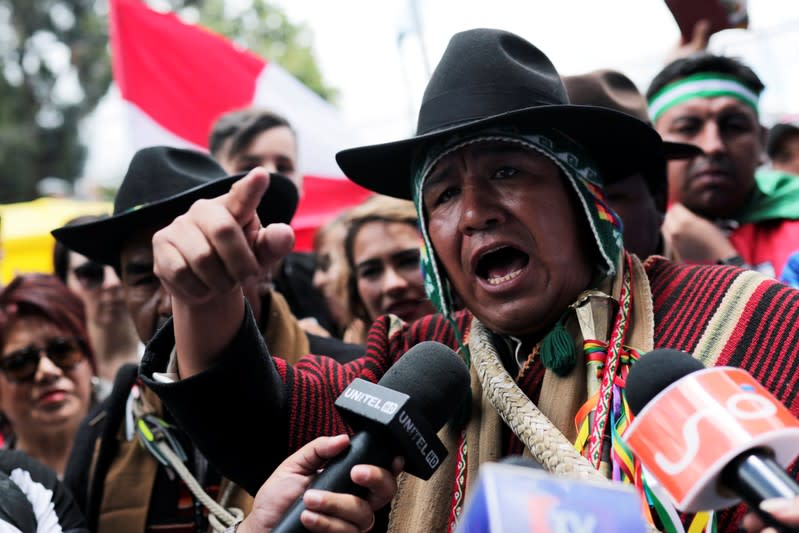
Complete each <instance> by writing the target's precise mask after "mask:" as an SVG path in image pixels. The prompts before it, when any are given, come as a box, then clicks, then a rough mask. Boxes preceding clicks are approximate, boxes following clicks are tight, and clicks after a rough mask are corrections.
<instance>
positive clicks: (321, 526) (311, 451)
mask: <svg viewBox="0 0 799 533" xmlns="http://www.w3.org/2000/svg"><path fill="white" fill-rule="evenodd" d="M349 442H350V439H349V437H347V436H346V435H338V436H335V437H319V438H317V439H314V440H313V441H311V442H309V443H308V444H306V445H305V446H303V447H302V448H300V449H299V450H298V451H296V452H295V453H294V454H292V455H291V456H289V457H288V458H287V459H286V460H285V461H283V462H282V463H281V464H280V466H278V467H277V469H275V471H274V472H273V473H272V475H271V476H269V479H267V480H266V482H265V483H264V484H263V486H261V488H260V490H258V494H257V495H256V496H255V501H254V502H253V509H252V512H250V514H249V515H248V516H247V518H246V519H245V520H244V522H242V523H241V524H239V526H238V528H237V529H236V533H263V532H267V531H271V530H272V528H274V527H275V525H276V524H277V523H278V522H280V519H281V518H282V517H283V515H284V514H285V512H286V511H287V510H288V509H289V507H291V505H292V504H294V501H295V500H296V499H297V498H298V497H299V498H302V499H303V501H304V502H305V505H306V508H307V511H306V512H305V513H304V514H303V516H302V517H301V520H302V524H303V526H305V527H306V528H307V529H308V530H310V531H313V532H315V533H328V532H331V533H332V532H336V533H346V532H352V533H359V532H363V531H368V530H369V529H370V528H371V525H372V524H374V520H375V515H374V513H375V511H376V510H378V509H380V508H381V507H383V506H385V505H386V504H388V503H389V502H390V501H391V498H393V497H394V494H395V493H396V491H397V483H396V476H397V474H399V472H400V471H401V470H402V461H401V460H397V461H395V462H394V464H392V467H391V470H390V471H389V470H386V469H384V468H379V467H376V466H370V465H357V466H355V467H354V468H353V469H352V471H351V478H352V480H353V482H354V483H356V484H358V485H360V486H361V487H362V488H363V489H364V491H365V492H366V495H365V497H364V498H359V497H357V496H353V495H351V494H337V493H332V492H325V491H306V489H307V488H308V485H309V484H310V483H311V481H312V480H313V478H314V477H315V476H316V473H317V471H318V470H319V468H321V467H323V466H324V464H325V462H326V461H327V460H328V459H331V458H333V457H335V456H337V455H338V454H340V453H342V452H343V451H344V450H346V449H347V446H349ZM398 459H399V458H398Z"/></svg>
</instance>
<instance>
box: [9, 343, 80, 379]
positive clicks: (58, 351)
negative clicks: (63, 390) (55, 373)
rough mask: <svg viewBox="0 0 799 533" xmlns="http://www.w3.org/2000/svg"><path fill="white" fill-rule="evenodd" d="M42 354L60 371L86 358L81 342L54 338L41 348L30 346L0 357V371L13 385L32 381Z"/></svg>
mask: <svg viewBox="0 0 799 533" xmlns="http://www.w3.org/2000/svg"><path fill="white" fill-rule="evenodd" d="M42 352H44V353H45V354H46V355H47V358H48V359H49V360H50V361H52V362H53V364H54V365H56V366H57V367H58V368H60V369H61V370H69V369H71V368H72V367H74V366H75V365H77V364H78V363H80V362H81V361H82V360H83V359H84V357H86V350H85V344H84V343H83V342H82V341H81V340H79V339H76V338H62V337H55V338H52V339H48V341H47V342H46V343H45V345H44V346H43V347H41V346H37V345H35V344H31V345H30V346H26V347H25V348H20V349H19V350H15V351H13V352H11V353H7V354H5V355H3V356H2V357H0V371H1V372H3V373H4V374H5V375H6V378H7V379H8V380H9V381H12V382H14V383H26V382H29V381H33V378H34V377H35V376H36V369H38V368H39V361H41V358H42V357H41V356H42Z"/></svg>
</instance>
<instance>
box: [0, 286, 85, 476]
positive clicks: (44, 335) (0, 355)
mask: <svg viewBox="0 0 799 533" xmlns="http://www.w3.org/2000/svg"><path fill="white" fill-rule="evenodd" d="M93 375H94V356H93V353H92V351H91V348H90V346H89V344H88V341H87V336H86V326H85V315H84V311H83V304H82V303H81V301H80V299H79V298H78V297H77V296H75V295H74V294H72V292H70V291H69V289H67V288H66V287H65V286H64V284H63V283H61V282H60V281H59V280H58V278H56V277H55V276H50V275H46V274H28V275H23V276H18V277H17V278H15V279H14V280H13V281H12V282H11V283H10V284H9V285H7V286H6V287H5V288H4V289H3V290H2V291H0V414H2V416H3V417H4V418H5V420H6V421H7V423H8V425H9V427H10V430H11V435H10V438H8V439H7V440H6V443H5V447H7V448H16V449H18V450H21V451H23V452H25V453H27V454H28V455H30V456H31V457H34V458H36V459H38V460H39V461H41V462H42V463H44V464H45V465H47V466H48V467H50V468H51V469H53V470H54V471H55V472H56V473H57V474H58V475H59V476H61V475H63V473H64V468H65V466H66V462H67V458H68V457H69V452H70V450H71V448H72V442H73V440H74V438H75V433H76V432H77V429H78V425H79V423H80V421H81V420H82V419H83V418H84V417H85V416H86V414H87V413H88V411H89V407H90V404H91V400H92V376H93Z"/></svg>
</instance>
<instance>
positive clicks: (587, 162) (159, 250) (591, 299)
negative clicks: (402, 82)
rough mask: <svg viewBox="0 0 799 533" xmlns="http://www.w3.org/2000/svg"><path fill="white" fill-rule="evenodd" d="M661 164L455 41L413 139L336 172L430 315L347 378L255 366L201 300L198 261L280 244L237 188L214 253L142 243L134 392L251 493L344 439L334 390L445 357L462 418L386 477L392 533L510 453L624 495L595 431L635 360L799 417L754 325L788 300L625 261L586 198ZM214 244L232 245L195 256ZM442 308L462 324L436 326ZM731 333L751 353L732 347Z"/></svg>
mask: <svg viewBox="0 0 799 533" xmlns="http://www.w3.org/2000/svg"><path fill="white" fill-rule="evenodd" d="M680 151H682V152H683V153H686V154H689V153H693V149H691V148H690V147H685V146H679V145H671V146H666V145H664V143H663V142H662V140H661V138H660V137H659V136H658V134H657V133H656V132H655V131H654V130H653V129H652V128H651V127H650V126H649V125H648V124H646V123H644V122H642V121H640V120H638V119H636V118H634V117H632V116H630V115H628V114H624V113H620V112H617V111H613V110H610V109H605V108H598V107H590V106H577V105H573V104H570V103H569V100H568V98H567V95H566V90H565V88H564V86H563V83H562V82H561V79H560V77H559V75H558V73H557V71H556V70H555V68H554V66H553V65H552V64H551V62H550V61H549V59H548V58H547V57H546V56H545V55H544V54H543V53H542V52H541V51H540V50H538V49H537V48H536V47H535V46H533V45H532V44H530V43H528V42H526V41H524V40H523V39H521V38H520V37H518V36H516V35H513V34H510V33H507V32H504V31H498V30H488V29H478V30H470V31H466V32H462V33H459V34H457V35H455V36H454V37H453V38H452V40H451V41H450V43H449V46H448V47H447V50H446V51H445V53H444V55H443V57H442V59H441V62H440V63H439V65H438V66H437V67H436V70H435V72H434V73H433V76H432V78H431V80H430V82H429V83H428V86H427V89H426V91H425V94H424V98H423V101H422V106H421V110H420V113H419V122H418V126H417V135H416V136H415V137H413V138H410V139H406V140H402V141H398V142H393V143H387V144H381V145H374V146H366V147H361V148H355V149H350V150H345V151H343V152H340V153H339V154H338V156H337V161H338V163H339V165H340V166H341V168H342V169H343V170H344V172H345V174H346V175H347V176H349V178H350V179H352V180H353V181H355V182H356V183H359V184H361V185H363V186H365V187H367V188H369V189H371V190H374V191H376V192H379V193H382V194H388V195H392V196H395V197H399V198H406V199H412V200H413V201H414V202H415V203H416V205H417V209H418V212H419V215H420V225H421V231H422V236H423V239H424V241H425V246H424V247H423V249H422V250H423V251H422V254H423V255H422V268H423V273H424V276H425V279H426V283H425V286H426V289H427V291H428V295H429V296H430V298H431V300H432V301H433V302H434V303H435V305H436V306H437V308H438V310H439V311H440V314H437V315H432V316H428V317H424V318H422V319H420V320H418V321H416V322H414V323H413V324H403V323H402V322H401V321H399V320H397V318H396V317H391V316H385V317H381V318H379V319H377V320H376V321H375V323H374V324H373V326H372V329H371V330H370V333H369V342H368V345H367V354H366V355H365V356H364V357H363V358H361V359H359V360H357V361H353V362H351V363H348V364H346V365H339V364H336V363H334V362H332V361H330V360H329V359H325V358H316V357H309V358H305V359H303V360H302V361H301V362H300V363H299V364H297V365H295V366H292V365H289V364H286V363H285V362H283V361H280V360H278V359H274V358H271V356H270V355H269V350H268V347H267V346H264V344H263V343H262V342H260V338H259V337H258V335H257V333H256V330H255V327H254V322H253V321H252V318H251V316H250V313H249V312H248V310H247V307H246V304H245V302H244V300H243V299H242V298H241V296H240V295H238V294H236V293H234V292H232V291H231V290H230V289H231V287H234V286H235V284H236V282H237V280H238V278H236V277H235V276H236V275H235V274H233V273H230V272H229V273H228V274H229V275H228V277H227V278H225V279H226V282H225V283H220V284H219V285H218V286H217V285H209V284H206V283H203V282H202V280H204V279H207V278H208V269H207V268H206V266H205V265H204V264H203V261H201V260H200V259H202V258H208V257H214V258H216V260H218V261H220V262H222V263H224V264H226V263H227V262H228V261H230V258H231V257H246V258H247V259H246V262H243V263H242V265H244V266H245V267H246V269H248V270H250V271H251V270H254V269H256V267H257V266H258V265H259V264H261V265H263V264H264V263H265V264H268V263H269V262H270V261H273V260H274V259H275V258H276V257H278V256H279V255H280V254H281V252H282V251H284V250H285V248H286V244H285V243H286V242H288V241H290V240H291V234H290V231H289V230H288V228H285V227H276V226H267V227H260V226H259V224H258V223H257V219H256V218H255V215H254V207H255V203H256V201H257V200H256V199H257V198H258V197H259V196H260V195H261V194H263V192H264V191H265V190H266V189H267V188H268V187H269V184H268V183H267V182H266V180H264V179H263V178H260V177H258V176H248V177H247V178H245V179H244V180H242V181H240V182H238V183H237V184H236V186H234V187H233V188H232V190H231V192H230V193H229V194H226V195H224V196H222V197H220V198H217V199H215V200H213V201H212V202H213V203H214V204H215V205H216V207H217V208H218V210H217V211H216V215H215V218H214V221H213V226H214V228H215V229H214V231H213V232H212V234H210V235H209V234H207V233H206V232H205V230H204V229H203V224H207V221H206V222H203V221H202V220H203V216H202V212H201V211H200V210H195V208H194V207H192V208H191V209H190V210H189V211H188V213H187V214H186V215H185V220H184V221H183V222H182V224H181V226H182V225H183V224H187V225H188V226H191V227H192V228H194V230H196V231H198V232H200V233H201V234H202V235H204V236H205V238H204V239H202V240H200V239H197V240H196V241H194V243H193V244H194V246H192V248H193V249H194V252H193V253H192V254H188V255H187V253H186V251H187V250H186V243H185V242H182V240H181V235H182V234H183V233H184V232H182V231H179V230H180V227H179V226H177V225H171V226H169V227H167V228H165V229H164V230H162V231H160V232H159V233H158V234H156V236H155V237H154V240H153V245H154V250H155V263H156V266H155V271H156V274H157V275H158V276H159V277H160V279H161V280H162V282H163V283H165V284H167V286H168V287H169V288H170V292H171V293H172V294H173V298H174V299H175V300H176V301H180V302H181V303H180V306H179V307H177V306H176V309H175V314H174V317H173V322H172V323H171V324H169V325H166V326H165V327H164V329H163V330H162V331H161V332H159V334H158V335H156V337H155V338H154V339H153V341H152V343H151V344H150V346H149V350H148V352H147V354H145V358H144V360H143V364H142V376H143V379H144V380H145V381H146V382H147V383H149V384H150V385H151V386H152V387H154V388H155V390H156V392H157V393H158V394H159V395H160V396H161V397H162V398H163V399H164V401H165V402H166V403H167V404H168V405H169V406H170V409H171V410H172V411H173V412H174V413H175V415H176V417H178V419H179V420H180V421H181V423H182V424H183V425H184V427H185V428H186V430H187V431H188V432H189V433H190V434H191V435H192V436H193V438H195V439H196V442H197V444H198V446H200V447H201V449H203V450H204V451H205V452H206V453H208V455H209V457H212V458H213V461H214V462H215V464H216V465H217V466H218V467H219V468H220V469H221V470H222V471H224V472H226V473H227V474H228V475H230V476H232V477H233V478H234V479H236V480H238V481H240V482H241V483H242V485H243V486H244V487H245V488H247V489H248V490H250V491H253V490H255V489H256V488H257V487H258V486H259V484H260V483H261V482H262V481H263V479H264V472H267V471H269V469H270V468H272V465H271V464H270V459H271V456H270V454H269V453H264V451H265V450H275V451H277V450H285V449H288V450H291V449H294V448H295V447H297V446H299V445H300V444H302V443H303V442H305V441H307V440H308V439H310V438H313V437H314V436H316V435H319V434H324V433H328V432H337V431H341V430H345V429H346V428H347V426H346V424H345V423H344V421H343V419H342V418H341V417H340V415H338V414H337V412H336V410H335V408H334V407H333V401H334V400H335V398H336V397H337V395H338V394H340V393H341V392H342V391H343V390H344V388H345V387H346V385H347V384H348V383H349V382H350V381H351V380H352V379H353V378H355V377H358V376H360V377H363V378H365V379H368V380H372V381H375V380H377V379H379V378H380V377H381V376H382V375H383V374H384V373H385V372H386V370H387V369H388V368H390V367H391V365H392V364H393V363H394V362H395V361H397V360H398V359H399V358H400V357H402V355H403V354H404V352H405V351H406V350H407V349H408V348H409V347H411V346H413V345H415V344H417V343H418V342H420V341H422V340H436V341H439V342H442V343H444V344H447V345H448V346H450V347H452V348H453V349H455V350H457V351H458V353H459V355H460V356H461V357H463V359H464V360H465V362H466V363H467V364H468V365H469V366H470V368H471V372H472V394H471V403H470V405H468V406H464V408H463V409H462V415H463V416H459V417H457V418H456V419H454V420H452V421H450V423H449V424H448V426H447V427H446V428H445V429H444V430H442V431H441V432H440V433H439V437H440V438H441V439H442V441H444V443H445V444H446V445H447V448H448V450H449V452H450V453H449V455H448V456H447V458H446V459H445V460H444V461H442V463H441V465H440V468H439V470H438V472H437V473H436V475H435V476H433V477H432V478H431V479H430V480H429V481H427V482H422V481H420V480H418V479H416V478H412V477H410V476H406V475H404V474H402V475H401V478H400V480H399V490H398V495H397V497H396V498H395V500H394V502H393V504H392V508H391V524H390V527H391V528H392V530H394V531H409V532H410V531H414V532H415V531H433V532H438V531H447V530H451V528H452V527H454V525H455V521H456V520H457V517H458V516H460V514H461V511H462V506H463V501H464V497H468V495H469V492H470V487H472V486H473V483H474V481H475V479H476V478H477V467H478V466H479V465H480V464H481V463H482V462H485V461H492V460H496V458H498V457H501V456H503V455H508V454H521V453H524V452H528V453H531V454H532V455H533V457H534V458H535V459H536V460H538V461H539V462H540V463H541V464H543V465H544V466H545V467H546V468H547V469H549V470H551V471H570V472H580V473H581V475H584V476H587V477H592V478H597V479H600V478H603V477H610V476H614V478H616V479H618V480H621V481H626V482H630V481H632V480H634V479H637V472H638V471H639V470H638V468H639V466H637V464H636V463H635V462H634V463H633V464H632V468H630V464H629V463H626V462H625V461H623V460H621V459H620V458H619V457H618V456H616V454H614V453H612V450H613V449H615V447H616V446H619V445H621V444H622V443H620V442H618V439H619V436H618V434H616V433H615V432H613V431H611V427H610V425H611V424H613V423H615V424H617V425H618V424H620V425H624V424H625V423H627V422H629V418H628V417H629V415H628V413H627V412H626V410H625V409H624V408H623V405H624V404H623V402H622V397H621V394H622V391H623V388H624V376H625V375H626V372H627V371H628V369H629V367H630V366H631V365H633V364H635V361H636V360H637V359H638V357H639V356H640V355H641V354H642V353H644V352H647V351H649V350H651V349H652V348H653V347H654V346H658V347H660V346H669V347H672V348H675V349H680V350H685V351H689V352H692V353H693V354H694V356H695V357H697V358H699V359H700V360H702V361H703V362H704V363H705V364H706V365H709V366H712V365H727V364H731V365H737V366H740V367H742V368H745V369H746V370H748V371H750V372H751V373H752V374H753V375H754V376H755V377H756V378H757V379H759V380H761V381H763V382H764V383H766V386H767V387H769V388H770V389H771V390H772V392H774V393H775V395H776V396H777V397H778V398H779V399H780V401H782V402H783V403H785V404H786V405H790V406H794V407H793V409H794V413H799V407H797V403H799V402H796V401H795V400H796V397H797V394H799V373H797V372H796V367H797V360H799V343H797V341H799V324H797V322H796V321H792V320H781V318H782V317H783V315H784V313H785V311H781V310H780V309H779V308H777V307H775V306H773V305H771V302H773V301H779V302H784V303H785V307H783V308H782V309H785V308H787V309H794V308H799V293H798V292H796V291H794V290H792V289H790V288H788V287H785V286H783V285H780V284H778V283H776V282H775V281H773V280H770V279H767V278H765V277H763V276H761V275H760V274H757V273H755V272H749V271H743V270H740V269H734V268H730V267H721V266H703V267H696V266H694V267H687V266H682V265H675V264H673V263H670V262H668V261H667V260H665V259H663V258H659V257H652V258H649V259H648V260H647V261H646V262H645V263H643V264H642V263H641V262H640V261H639V260H638V259H637V257H636V256H634V255H632V254H629V253H627V252H626V251H625V250H624V248H623V245H622V238H621V223H620V221H619V218H618V216H617V215H616V214H615V213H614V212H613V210H612V209H611V208H610V207H609V205H608V203H607V199H606V196H605V193H604V190H603V185H604V183H605V182H606V181H613V180H614V179H618V177H623V176H628V175H630V174H633V173H635V172H639V171H641V170H642V169H644V168H648V167H649V166H650V165H653V164H661V165H662V164H664V160H665V156H666V154H667V153H676V152H680ZM222 234H227V235H228V236H229V238H226V239H221V240H219V239H216V238H215V237H214V235H215V236H217V237H219V236H221V235H222ZM221 241H224V245H220V244H221ZM214 242H216V243H217V244H213V243H214ZM198 246H199V248H198ZM455 295H457V298H458V302H459V303H460V304H462V305H463V307H464V308H463V309H460V310H455V307H454V304H455ZM700 295H701V296H700ZM725 296H729V297H726V298H725ZM242 315H244V320H243V321H242V320H241V316H242ZM764 324H779V330H777V329H776V326H775V327H774V328H770V329H769V330H768V331H765V330H764V329H763V328H762V327H761V326H762V325H764ZM211 325H213V326H214V327H213V329H211V328H210V326H211ZM743 330H746V331H749V332H751V334H749V335H743V336H742V335H737V334H735V332H737V331H743ZM173 348H175V350H173ZM168 369H169V370H171V375H169V376H163V375H162V374H161V373H163V372H164V371H166V370H168ZM156 376H157V377H158V379H159V380H161V382H158V383H157V382H156V381H155V378H156ZM774 376H779V377H780V380H781V381H780V383H779V384H776V383H774V381H773V378H774ZM212 383H213V384H214V386H221V387H227V388H230V389H231V394H230V395H227V396H226V398H225V399H224V400H225V401H230V402H232V403H231V404H232V405H235V404H236V403H242V402H254V403H255V404H256V405H257V406H258V408H259V410H258V413H259V421H260V423H259V424H258V425H257V426H256V427H254V428H248V429H247V431H246V432H245V431H242V430H238V433H237V437H236V438H235V450H236V453H235V454H233V453H230V448H229V447H226V446H225V445H223V444H221V443H219V442H218V441H216V440H215V438H214V434H213V432H212V431H210V430H209V429H208V427H207V421H208V420H214V421H216V423H219V424H224V427H225V428H227V429H228V430H229V431H231V434H233V433H236V431H237V430H236V428H238V427H241V426H242V425H246V418H243V417H237V416H236V414H235V413H233V414H232V415H231V416H227V417H225V416H224V415H225V413H226V412H227V411H223V410H222V409H220V406H219V405H218V403H215V402H211V401H209V400H207V398H206V396H207V394H205V392H204V391H207V390H208V387H209V386H210V384H212ZM200 413H203V414H204V416H203V417H200ZM575 422H576V427H575ZM617 427H618V426H617ZM575 448H576V449H575ZM659 510H661V508H658V510H657V511H659ZM741 514H742V509H740V508H737V509H735V510H733V511H731V512H723V513H720V514H719V515H717V517H718V522H719V524H718V525H719V530H722V531H733V530H735V529H736V528H737V524H738V521H739V519H740V516H741ZM674 516H676V513H663V514H662V515H658V517H659V519H660V520H662V521H668V520H671V519H672V518H671V517H674ZM672 527H677V526H676V525H674V524H672Z"/></svg>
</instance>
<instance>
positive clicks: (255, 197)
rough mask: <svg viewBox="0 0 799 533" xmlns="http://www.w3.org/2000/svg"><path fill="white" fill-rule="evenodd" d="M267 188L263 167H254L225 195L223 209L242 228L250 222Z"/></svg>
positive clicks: (265, 173)
mask: <svg viewBox="0 0 799 533" xmlns="http://www.w3.org/2000/svg"><path fill="white" fill-rule="evenodd" d="M268 188H269V173H268V172H267V171H266V169H265V168H263V167H255V168H254V169H252V170H251V171H250V172H249V173H248V174H247V175H246V176H244V177H243V178H241V179H240V180H239V181H237V182H236V183H234V184H233V186H232V187H231V188H230V192H228V193H227V194H225V195H224V196H223V197H222V198H224V200H223V201H224V203H225V207H226V208H227V210H228V211H230V214H231V215H233V218H235V219H236V222H238V223H239V224H240V225H241V226H242V227H243V226H245V225H247V223H248V222H249V221H250V220H252V217H253V216H254V215H255V209H256V208H257V207H258V204H259V203H260V202H261V198H262V197H263V195H264V193H265V192H266V190H267V189H268Z"/></svg>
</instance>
